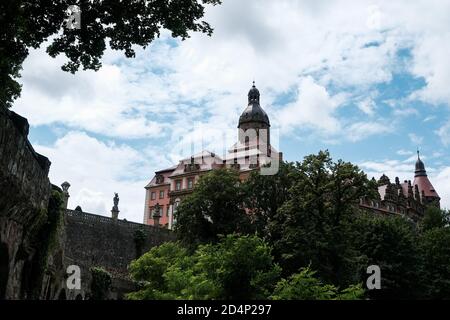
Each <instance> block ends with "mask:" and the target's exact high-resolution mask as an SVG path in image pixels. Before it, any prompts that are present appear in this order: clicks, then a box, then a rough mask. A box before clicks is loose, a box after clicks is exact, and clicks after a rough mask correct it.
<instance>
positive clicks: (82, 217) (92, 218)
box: [66, 209, 171, 233]
mask: <svg viewBox="0 0 450 320" xmlns="http://www.w3.org/2000/svg"><path fill="white" fill-rule="evenodd" d="M66 215H67V217H69V218H73V219H75V220H77V221H81V222H86V223H94V224H102V223H103V224H109V225H118V226H120V227H124V228H129V229H135V230H138V229H147V231H149V232H163V233H164V232H165V233H171V231H170V230H167V229H162V228H158V227H155V226H151V225H146V224H141V223H137V222H132V221H126V220H114V219H112V218H109V217H105V216H100V215H98V214H93V213H88V212H81V211H76V210H70V209H66Z"/></svg>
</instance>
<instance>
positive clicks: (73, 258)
mask: <svg viewBox="0 0 450 320" xmlns="http://www.w3.org/2000/svg"><path fill="white" fill-rule="evenodd" d="M66 221H67V224H66V245H65V252H66V256H65V265H66V267H67V266H69V265H77V266H79V267H80V269H81V287H82V288H81V291H78V290H72V291H70V290H67V289H66V295H67V298H68V299H74V298H75V297H76V296H78V295H79V294H81V296H82V297H83V298H84V299H85V298H87V295H89V292H90V283H91V272H90V268H92V267H102V268H103V269H105V270H106V271H108V272H109V273H111V275H112V276H113V285H112V290H111V292H110V295H109V298H111V299H120V298H122V297H123V295H124V293H126V292H130V291H132V290H134V289H135V288H134V286H133V283H132V282H131V281H130V279H129V277H128V271H127V267H128V265H129V264H130V262H131V261H132V260H134V259H136V258H137V257H139V256H140V254H142V253H145V252H147V251H148V250H150V249H151V248H152V247H154V246H158V245H160V244H162V243H164V242H167V241H173V240H175V236H174V234H173V233H172V232H171V231H170V230H166V229H162V228H156V227H153V226H149V225H143V224H139V223H134V222H128V221H124V220H117V221H114V220H113V219H111V218H109V217H104V216H99V215H95V214H90V213H85V212H79V211H72V210H67V212H66ZM141 230H142V231H141ZM138 232H143V234H145V239H144V240H143V242H142V246H141V247H140V248H137V247H136V241H135V237H136V235H137V233H138ZM139 249H140V250H139ZM139 251H140V252H139Z"/></svg>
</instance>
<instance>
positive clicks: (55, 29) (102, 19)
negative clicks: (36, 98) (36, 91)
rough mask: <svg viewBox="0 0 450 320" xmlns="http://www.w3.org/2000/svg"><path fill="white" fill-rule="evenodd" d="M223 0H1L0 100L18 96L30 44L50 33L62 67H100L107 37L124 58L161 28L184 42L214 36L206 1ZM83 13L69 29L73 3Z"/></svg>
mask: <svg viewBox="0 0 450 320" xmlns="http://www.w3.org/2000/svg"><path fill="white" fill-rule="evenodd" d="M219 3H220V0H192V1H185V0H173V1H166V0H153V1H118V0H98V1H87V0H79V1H75V2H74V1H72V0H40V1H31V0H2V1H1V2H0V25H1V26H2V31H0V35H1V37H0V39H1V40H0V41H1V42H0V88H1V89H0V104H1V105H3V106H6V107H10V106H11V103H12V102H13V101H14V99H16V98H17V97H18V96H19V95H20V90H21V88H20V85H19V83H18V82H17V81H16V79H17V78H18V77H20V70H21V68H22V63H23V61H24V60H25V58H26V57H27V56H28V50H29V48H38V47H39V46H40V45H41V44H42V43H43V42H45V41H47V40H48V39H49V38H50V37H51V44H50V45H49V46H48V47H47V52H48V54H49V55H50V56H52V57H56V56H57V55H59V54H61V53H64V54H65V56H66V57H67V59H68V62H67V63H66V64H64V65H63V66H62V69H63V70H64V71H70V72H72V73H74V72H75V71H77V70H78V69H79V68H80V66H82V67H83V69H85V70H86V69H93V70H98V69H99V68H100V66H101V57H102V56H103V53H104V51H105V49H106V41H108V42H109V46H110V47H111V48H112V49H114V50H123V51H124V52H125V56H126V57H128V58H130V57H134V56H135V51H134V49H133V46H134V45H137V46H141V47H144V48H145V47H146V46H148V45H149V44H150V43H151V42H152V41H153V40H154V39H155V38H156V37H159V35H160V32H161V29H167V30H169V31H171V32H172V36H173V37H181V38H182V39H183V40H184V39H186V38H188V37H189V32H190V31H194V32H202V33H206V34H208V35H211V33H212V31H213V30H212V28H211V26H210V25H209V24H208V23H207V22H205V21H200V19H201V18H202V17H203V15H204V10H205V5H207V4H211V5H216V4H219ZM74 4H76V5H77V6H78V7H79V9H80V11H81V24H80V28H79V29H77V28H70V26H68V25H67V24H66V23H65V21H66V20H67V19H68V18H69V15H70V12H69V11H68V9H69V7H70V6H71V5H74Z"/></svg>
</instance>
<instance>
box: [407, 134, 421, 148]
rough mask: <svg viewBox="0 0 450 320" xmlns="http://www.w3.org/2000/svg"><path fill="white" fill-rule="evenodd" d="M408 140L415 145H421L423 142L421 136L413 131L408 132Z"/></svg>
mask: <svg viewBox="0 0 450 320" xmlns="http://www.w3.org/2000/svg"><path fill="white" fill-rule="evenodd" d="M408 137H409V140H411V142H412V143H413V144H415V145H421V144H422V142H423V137H421V136H419V135H417V134H415V133H410V134H408Z"/></svg>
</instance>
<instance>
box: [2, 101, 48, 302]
mask: <svg viewBox="0 0 450 320" xmlns="http://www.w3.org/2000/svg"><path fill="white" fill-rule="evenodd" d="M28 130H29V125H28V121H27V120H26V119H25V118H23V117H21V116H19V115H17V114H16V113H14V112H11V111H9V110H7V109H4V108H3V107H0V299H2V298H7V299H19V298H27V295H28V294H29V292H30V290H31V289H32V288H30V286H31V283H30V282H27V281H23V280H24V279H25V278H26V276H27V274H29V273H30V272H31V269H33V268H34V267H35V266H34V265H33V264H34V262H33V258H34V256H35V253H36V250H37V248H38V247H39V243H36V235H37V233H38V232H39V229H40V228H41V226H42V225H43V223H45V219H46V217H45V212H46V209H47V206H48V200H49V196H50V191H51V185H50V181H49V179H48V172H49V168H50V161H49V160H48V159H47V158H46V157H44V156H42V155H40V154H38V153H36V152H35V151H34V149H33V147H32V146H31V144H30V142H29V141H28V138H27V136H28Z"/></svg>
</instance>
